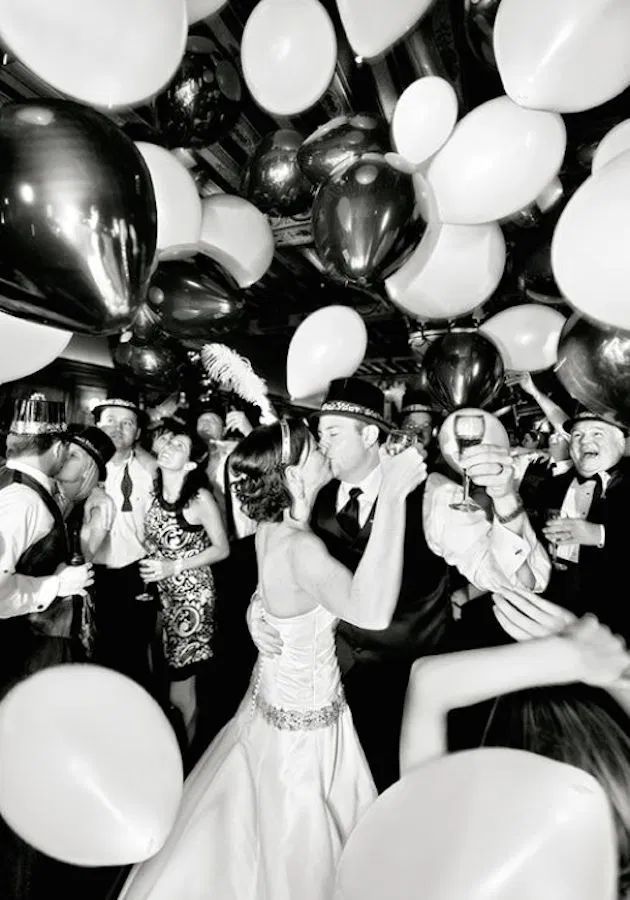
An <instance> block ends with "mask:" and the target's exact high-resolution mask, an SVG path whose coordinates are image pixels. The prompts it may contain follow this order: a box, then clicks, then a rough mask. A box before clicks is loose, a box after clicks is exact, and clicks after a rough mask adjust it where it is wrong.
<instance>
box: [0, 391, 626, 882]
mask: <svg viewBox="0 0 630 900" xmlns="http://www.w3.org/2000/svg"><path fill="white" fill-rule="evenodd" d="M521 386H522V387H523V389H524V390H525V391H526V392H527V393H529V394H531V395H532V396H533V397H534V399H536V401H537V402H538V403H539V405H540V407H541V409H542V412H543V413H544V415H545V417H546V421H547V422H548V427H547V429H546V431H536V432H534V433H532V434H531V435H525V436H524V439H523V441H522V443H521V445H520V446H509V444H508V443H507V442H501V441H493V439H492V434H493V433H494V432H493V431H492V429H488V428H487V429H486V434H490V437H489V438H488V439H487V440H485V441H482V442H481V443H478V444H476V445H474V446H469V447H467V448H465V449H463V450H462V451H461V453H459V454H458V455H457V458H456V459H455V461H454V460H453V455H452V453H451V452H450V451H449V452H447V449H446V448H447V445H448V440H447V439H448V433H447V432H448V428H449V424H448V420H447V422H446V423H444V424H443V423H442V417H441V416H440V414H439V413H438V412H437V411H436V410H434V409H433V408H432V406H431V404H430V402H429V401H428V400H427V398H426V397H425V396H424V395H423V394H422V392H417V391H408V392H407V393H406V395H405V397H404V398H403V402H402V408H401V410H400V415H399V418H398V420H397V422H396V423H395V424H396V425H397V426H398V427H400V428H402V429H403V430H405V431H407V432H408V433H409V434H410V435H412V436H413V441H412V444H413V445H412V446H411V447H409V448H408V449H406V450H404V451H403V452H397V453H394V452H391V453H390V452H388V442H387V435H388V433H389V431H390V428H391V425H392V423H391V422H389V421H387V419H386V417H385V398H384V395H383V393H382V391H380V390H379V389H378V388H377V387H375V386H374V385H372V384H369V383H367V382H363V381H361V380H360V379H357V378H348V379H341V380H339V381H333V382H332V383H331V385H330V388H329V391H328V394H327V396H326V399H325V401H324V402H323V404H322V406H321V409H320V410H319V411H318V412H317V413H316V414H315V415H314V416H313V417H312V419H310V420H309V421H308V422H304V421H303V420H300V419H291V418H289V419H282V420H281V421H280V422H278V423H275V424H273V425H269V426H259V427H257V428H252V424H251V423H250V422H249V420H248V419H247V417H246V416H245V415H244V414H243V413H242V412H240V411H236V410H233V411H231V412H229V413H226V411H225V410H224V409H222V408H220V407H219V406H218V405H217V402H216V400H210V401H208V402H207V403H204V404H203V405H198V406H197V407H196V408H193V409H190V410H180V411H176V412H175V413H174V414H173V415H172V416H170V417H166V418H165V419H163V420H161V421H160V422H158V423H157V427H155V428H154V429H153V430H152V431H151V433H150V434H146V435H145V439H144V441H143V442H142V443H141V442H140V435H141V426H142V424H143V423H142V416H141V412H140V410H139V409H138V407H137V406H136V405H135V404H134V403H132V402H130V401H128V400H124V399H117V398H110V399H108V400H107V401H105V402H103V403H102V404H100V405H99V406H98V407H97V408H96V409H95V410H94V418H95V423H94V426H90V427H87V428H82V429H77V428H75V429H68V428H67V427H66V424H65V418H64V411H63V408H62V407H61V405H60V404H56V403H52V402H50V401H47V400H45V399H44V398H43V397H39V396H35V397H33V398H30V399H29V400H25V401H21V402H20V403H19V404H18V405H17V406H16V413H15V417H14V421H13V423H12V425H11V428H10V433H9V435H8V437H7V451H6V456H7V460H6V464H5V465H4V466H3V467H2V468H1V469H0V644H1V647H0V650H1V651H2V653H1V656H0V677H1V684H0V689H1V690H2V691H3V692H5V691H6V690H8V689H10V687H11V686H12V685H13V684H14V683H15V682H16V681H17V680H19V679H20V678H23V677H25V676H26V675H28V674H30V673H32V672H34V671H37V670H39V669H41V668H45V667H46V666H48V665H52V664H55V663H59V662H81V661H92V662H96V663H99V664H101V665H106V666H109V667H111V668H114V669H117V670H118V671H120V672H121V673H123V674H125V675H128V676H129V677H131V678H133V679H135V680H136V681H138V682H139V683H140V684H142V685H143V686H144V687H145V688H146V689H147V690H148V691H149V692H150V693H151V694H152V695H153V696H154V697H155V698H156V699H157V700H158V702H159V703H160V704H161V705H162V706H163V708H164V709H165V711H166V713H167V715H169V717H170V718H171V721H172V722H173V725H174V727H175V728H176V731H177V733H178V737H179V740H180V744H181V747H182V752H183V754H184V756H185V760H186V763H187V765H188V766H189V767H192V766H193V765H194V770H193V771H192V773H191V775H190V776H189V779H188V782H187V788H186V792H185V798H184V803H183V805H182V810H181V813H180V817H179V819H178V822H177V824H176V826H175V828H174V830H173V833H172V835H171V837H170V838H169V841H168V842H167V844H166V846H165V847H164V848H163V849H162V851H160V852H159V853H158V854H157V855H156V856H155V857H154V858H153V859H152V860H150V861H149V862H147V863H145V864H143V865H141V866H139V867H137V868H136V869H134V871H133V872H132V874H131V876H130V877H129V879H128V881H127V882H126V884H125V886H124V888H123V890H122V893H121V894H120V897H121V898H122V897H124V898H126V900H140V898H143V900H149V898H151V900H160V898H167V897H176V896H182V897H184V896H187V897H188V896H189V897H195V898H197V897H199V898H200V900H201V898H202V897H204V896H206V893H204V891H206V892H207V890H208V889H209V885H211V886H212V890H213V891H214V892H215V893H216V895H217V896H221V897H225V898H231V897H234V898H237V897H238V898H239V900H241V898H251V900H254V898H257V897H261V898H262V897H267V896H273V897H274V898H279V900H282V898H287V900H289V898H293V897H298V896H299V897H301V898H302V897H307V898H311V897H312V898H313V900H323V898H326V897H330V896H332V889H333V888H332V885H333V881H334V871H335V865H336V862H337V860H338V858H339V854H340V852H341V849H342V847H343V844H344V842H345V840H346V838H347V837H348V835H349V834H350V832H351V830H352V828H353V827H354V825H355V824H356V822H357V821H358V819H359V818H360V816H361V815H362V814H363V812H364V811H365V809H366V808H367V807H368V806H369V804H370V803H371V802H372V801H373V800H374V798H375V797H376V795H377V793H378V792H381V791H383V790H385V789H386V788H387V787H388V786H389V785H391V784H392V783H393V782H395V781H396V780H397V779H398V778H399V777H400V774H401V768H402V771H403V772H404V771H407V770H408V769H409V768H411V767H413V766H414V765H418V764H420V763H422V762H423V761H425V760H426V759H429V758H431V757H434V756H436V755H439V754H440V753H444V752H446V751H447V750H449V749H460V748H463V747H474V746H480V745H482V744H488V743H497V744H501V745H509V746H519V747H522V748H525V749H531V750H533V751H534V752H539V753H543V754H545V755H549V756H553V757H554V758H558V759H562V760H564V761H569V762H573V763H574V764H576V765H580V766H582V767H583V768H586V769H587V770H588V771H590V772H591V773H592V774H594V775H595V776H596V777H597V778H598V779H599V780H600V782H601V783H602V784H603V786H604V787H605V788H606V790H607V791H608V793H609V796H610V798H611V802H612V804H613V808H614V811H615V815H616V824H617V828H618V837H619V853H620V859H621V868H620V870H621V873H622V879H621V882H622V887H621V888H620V891H621V890H623V885H624V884H625V877H626V868H627V866H628V864H629V863H630V841H629V837H628V835H629V834H630V832H629V830H628V829H629V827H630V811H629V810H628V809H627V808H626V807H627V801H626V800H625V799H624V798H625V797H626V796H630V794H629V793H628V789H630V778H629V776H630V768H629V766H628V763H629V761H630V755H629V753H630V745H629V744H628V738H627V730H628V729H627V720H626V712H625V710H626V708H628V707H629V705H630V704H629V702H628V701H627V699H626V698H627V697H628V696H630V695H629V694H627V686H626V682H625V680H624V672H625V670H626V668H627V667H628V666H629V665H630V658H628V656H627V653H626V648H625V642H626V640H627V639H628V635H629V632H630V620H629V618H628V614H627V613H626V607H625V601H623V597H622V595H621V594H620V585H623V583H624V579H623V572H622V566H623V562H622V561H623V551H622V547H621V542H622V541H623V540H624V535H625V521H624V519H625V510H626V509H627V504H626V502H625V501H626V499H627V497H628V492H629V491H630V474H629V473H630V470H629V469H628V467H627V462H626V459H625V456H626V441H627V434H626V432H625V430H624V429H623V428H622V427H621V426H620V425H618V424H617V423H615V422H613V421H610V420H607V419H606V418H605V417H604V418H602V417H601V416H598V415H596V414H593V413H590V412H587V411H583V412H581V413H578V414H577V415H575V416H574V417H573V418H572V419H569V418H568V417H567V416H565V415H564V413H563V412H562V410H560V409H559V408H558V407H557V406H555V404H553V403H552V402H551V401H550V400H549V398H546V397H544V396H543V395H541V394H540V393H539V392H538V391H537V389H536V388H535V387H534V385H533V382H532V381H531V379H529V378H528V376H523V378H522V381H521ZM483 415H484V416H486V417H488V418H489V419H493V417H492V416H490V414H488V413H484V414H483ZM390 449H391V448H390ZM464 475H465V476H467V477H468V478H469V479H470V482H471V484H472V492H471V496H472V499H473V501H474V503H473V505H472V507H471V508H469V509H467V510H462V509H461V503H459V502H458V501H459V500H460V499H461V496H462V479H463V476H464ZM458 507H460V508H458ZM252 593H253V598H252V600H251V603H250V602H249V597H250V596H251V595H252ZM248 604H249V605H248ZM246 629H249V633H250V634H251V641H250V639H249V636H248V634H247V631H246ZM257 654H258V655H257ZM254 662H255V667H254V670H253V673H251V670H252V665H253V663H254ZM250 673H251V679H250ZM578 682H579V683H581V685H582V686H581V687H578V686H577V685H576V683H578ZM559 686H561V687H559ZM243 694H244V699H243V700H242V702H240V704H239V701H240V699H241V696H242V695H243ZM497 698H501V699H500V700H499V699H497ZM217 732H218V734H217ZM215 735H216V737H215ZM208 745H209V746H208ZM206 746H207V749H206ZM202 753H203V755H202ZM199 757H200V758H199ZM620 798H622V799H620ZM0 838H1V840H0V854H2V857H3V858H2V860H0V863H1V865H2V873H3V882H2V884H1V887H2V889H3V890H2V896H6V897H7V898H18V897H19V898H22V900H26V898H32V897H39V896H40V893H41V895H42V896H43V893H44V891H45V890H46V889H48V891H49V888H50V883H51V882H50V879H51V872H52V873H54V877H56V878H58V879H59V884H60V885H62V884H63V890H65V894H64V895H65V896H67V897H73V896H75V895H74V894H73V893H72V890H71V889H70V888H68V885H71V884H75V885H76V891H77V893H76V896H77V897H78V896H88V893H87V891H86V887H85V881H81V877H80V876H79V875H77V874H76V872H74V870H73V869H72V867H63V866H61V865H60V864H57V867H56V868H55V867H54V866H52V863H51V861H47V860H45V859H43V858H41V856H40V855H38V854H35V852H34V851H30V849H29V848H26V847H24V846H18V847H17V849H16V846H17V844H18V843H19V842H18V841H17V839H15V838H12V837H11V836H10V834H9V829H7V828H6V826H4V830H3V832H2V834H0ZM12 841H13V843H12ZM18 850H19V852H18ZM8 857H10V860H9V859H8ZM305 867H306V868H305ZM7 873H8V874H7ZM83 874H84V875H85V873H83ZM85 877H86V878H87V877H88V876H87V875H85ZM63 879H65V881H64V880H63ZM103 883H105V882H103ZM305 884H307V888H305V887H304V885H305ZM191 885H192V887H191ZM108 888H110V889H113V888H112V887H111V884H110V885H108ZM116 890H118V888H116ZM81 891H83V893H81ZM89 896H94V897H95V900H98V897H99V896H101V895H99V894H97V893H96V892H95V889H93V890H92V893H91V894H89ZM103 896H104V895H103ZM112 896H113V895H112Z"/></svg>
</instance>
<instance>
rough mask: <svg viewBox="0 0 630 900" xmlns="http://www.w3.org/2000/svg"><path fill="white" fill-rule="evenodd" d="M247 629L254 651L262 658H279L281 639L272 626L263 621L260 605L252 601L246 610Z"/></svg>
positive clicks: (263, 616)
mask: <svg viewBox="0 0 630 900" xmlns="http://www.w3.org/2000/svg"><path fill="white" fill-rule="evenodd" d="M246 618H247V627H248V628H249V633H250V635H251V637H252V641H253V642H254V644H255V646H256V649H257V650H258V652H259V653H260V654H261V655H262V656H279V655H280V653H282V638H281V637H280V632H279V631H278V629H277V628H274V627H273V625H270V624H269V623H268V622H266V621H265V614H264V610H263V607H262V604H261V603H260V601H259V600H257V599H254V600H252V602H251V603H250V604H249V607H248V608H247V616H246Z"/></svg>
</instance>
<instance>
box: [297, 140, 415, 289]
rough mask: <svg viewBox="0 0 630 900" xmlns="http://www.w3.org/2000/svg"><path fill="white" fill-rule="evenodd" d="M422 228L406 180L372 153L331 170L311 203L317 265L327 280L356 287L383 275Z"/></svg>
mask: <svg viewBox="0 0 630 900" xmlns="http://www.w3.org/2000/svg"><path fill="white" fill-rule="evenodd" d="M423 230H424V222H423V221H422V220H421V219H420V217H419V215H417V210H416V201H415V193H414V189H413V182H412V180H411V178H410V177H409V176H408V175H405V174H403V173H401V172H398V171H396V170H395V169H393V168H392V167H391V166H390V165H388V163H387V162H386V161H385V159H384V158H383V157H382V156H380V155H379V154H376V153H367V154H364V155H363V156H362V157H361V158H360V159H358V160H357V161H356V162H354V163H351V164H350V165H348V166H346V167H345V168H342V169H339V170H335V172H334V173H333V174H332V176H331V177H330V178H329V179H328V181H326V182H325V183H324V184H322V185H321V187H320V188H319V189H318V191H317V194H316V197H315V201H314V203H313V240H314V243H315V249H316V251H317V255H318V257H319V259H320V260H321V262H322V265H323V266H324V268H325V270H326V271H327V272H328V274H329V275H331V276H332V277H333V278H335V279H338V280H340V281H344V282H351V283H354V284H357V285H360V286H366V285H368V284H370V283H372V282H373V281H375V280H377V279H380V278H382V277H383V276H385V275H387V274H388V270H389V271H391V268H393V267H395V265H396V264H397V263H399V262H400V260H401V257H402V256H403V255H404V254H406V253H408V252H410V251H411V249H412V248H413V246H414V244H415V243H416V242H417V240H418V238H419V237H420V235H421V234H422V231H423Z"/></svg>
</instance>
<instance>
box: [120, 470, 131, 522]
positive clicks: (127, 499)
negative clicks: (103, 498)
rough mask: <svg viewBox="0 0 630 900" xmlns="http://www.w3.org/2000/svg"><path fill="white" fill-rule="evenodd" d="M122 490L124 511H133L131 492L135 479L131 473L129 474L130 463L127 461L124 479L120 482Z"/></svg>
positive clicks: (122, 507) (122, 508)
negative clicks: (133, 479) (132, 478)
mask: <svg viewBox="0 0 630 900" xmlns="http://www.w3.org/2000/svg"><path fill="white" fill-rule="evenodd" d="M120 490H121V491H122V496H123V502H122V506H121V507H120V508H121V510H122V512H132V507H131V492H132V490H133V481H132V480H131V475H130V474H129V464H128V463H125V468H124V470H123V477H122V481H121V482H120Z"/></svg>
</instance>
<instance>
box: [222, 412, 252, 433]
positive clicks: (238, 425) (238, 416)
mask: <svg viewBox="0 0 630 900" xmlns="http://www.w3.org/2000/svg"><path fill="white" fill-rule="evenodd" d="M225 430H226V431H238V432H239V434H242V435H243V437H247V435H248V434H251V432H252V431H253V430H254V429H253V428H252V425H251V423H250V421H249V419H248V418H247V416H246V415H245V413H244V412H240V410H238V409H232V410H230V412H229V413H228V414H227V416H226V417H225Z"/></svg>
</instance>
